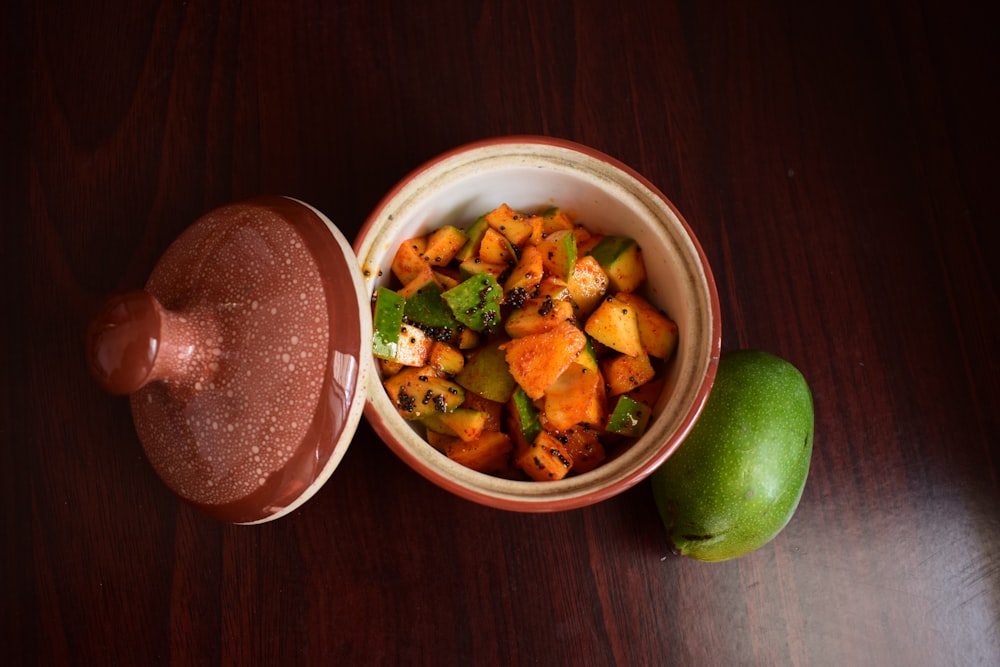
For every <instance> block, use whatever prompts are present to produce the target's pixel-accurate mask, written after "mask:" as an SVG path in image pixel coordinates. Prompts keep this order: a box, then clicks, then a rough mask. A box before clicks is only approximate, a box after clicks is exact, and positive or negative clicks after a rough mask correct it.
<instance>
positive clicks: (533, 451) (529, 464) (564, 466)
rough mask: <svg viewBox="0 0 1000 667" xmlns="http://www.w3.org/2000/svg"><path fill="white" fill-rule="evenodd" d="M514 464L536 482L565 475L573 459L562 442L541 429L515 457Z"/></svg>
mask: <svg viewBox="0 0 1000 667" xmlns="http://www.w3.org/2000/svg"><path fill="white" fill-rule="evenodd" d="M514 465H516V466H517V467H519V468H520V469H521V470H523V471H524V472H525V474H526V475H528V477H530V478H531V479H533V480H535V481H536V482H547V481H554V480H557V479H562V478H563V477H565V476H566V475H567V473H569V471H570V468H572V467H573V459H572V457H570V455H569V452H567V451H566V446H565V445H563V443H561V442H559V440H558V439H557V438H556V437H555V436H553V435H552V434H550V433H546V432H545V431H542V432H541V433H539V434H538V437H536V438H535V441H534V442H532V443H531V444H529V445H528V448H527V449H526V450H525V451H524V452H522V453H521V454H520V456H518V457H517V460H515V461H514Z"/></svg>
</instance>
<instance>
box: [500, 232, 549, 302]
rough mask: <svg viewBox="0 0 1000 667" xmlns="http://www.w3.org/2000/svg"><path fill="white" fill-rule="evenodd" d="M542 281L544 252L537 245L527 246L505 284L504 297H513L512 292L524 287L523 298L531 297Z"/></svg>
mask: <svg viewBox="0 0 1000 667" xmlns="http://www.w3.org/2000/svg"><path fill="white" fill-rule="evenodd" d="M541 282H542V253H540V252H539V251H538V248H536V247H535V246H531V245H529V246H525V247H524V250H523V251H522V252H521V258H520V259H519V260H518V261H517V265H516V266H515V267H514V269H513V270H512V271H511V272H510V276H508V277H507V281H506V282H505V283H504V285H503V292H504V297H505V298H506V299H508V300H509V299H511V292H513V291H514V290H516V289H522V290H524V292H523V293H522V295H521V296H522V298H524V297H530V296H531V295H532V294H534V292H535V290H537V289H538V285H539V283H541Z"/></svg>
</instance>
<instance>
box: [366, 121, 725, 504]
mask: <svg viewBox="0 0 1000 667" xmlns="http://www.w3.org/2000/svg"><path fill="white" fill-rule="evenodd" d="M501 203H507V204H509V205H510V206H511V207H512V208H514V209H516V210H524V211H540V210H543V209H546V208H548V207H551V206H554V205H555V206H559V207H560V208H562V209H563V210H565V211H567V212H568V213H569V214H570V216H571V217H572V218H573V219H574V220H576V221H578V222H580V223H582V224H584V225H585V226H587V227H588V228H589V229H591V230H594V231H598V232H602V233H605V234H619V235H624V236H631V237H633V238H635V239H636V240H637V242H638V243H639V245H640V247H641V248H642V250H643V257H644V260H645V263H646V270H647V274H648V280H647V289H648V293H649V294H648V296H649V297H650V298H651V300H652V301H653V302H654V303H655V304H656V305H658V306H659V307H661V308H662V309H664V310H665V311H666V312H667V313H668V314H669V315H670V316H671V317H672V318H673V319H674V320H675V321H676V322H677V325H678V328H679V332H680V335H679V342H678V348H677V352H676V354H675V357H674V359H673V360H672V361H671V363H670V365H669V370H668V375H667V377H666V382H665V388H664V391H663V394H662V396H661V397H660V400H659V401H658V403H657V405H656V407H655V410H654V418H653V419H652V420H651V422H650V424H649V426H648V429H647V431H646V433H645V434H644V435H643V436H642V437H641V438H639V439H638V440H636V441H635V442H634V443H631V444H629V445H628V446H627V447H621V448H617V449H616V450H615V452H614V453H613V455H612V456H611V457H610V458H609V460H608V461H607V462H605V463H604V464H602V465H601V466H599V467H598V468H596V469H595V470H593V471H590V472H587V473H585V474H581V475H578V476H571V477H567V478H565V479H562V480H559V481H551V482H533V481H516V480H509V479H501V478H498V477H494V476H491V475H485V474H482V473H479V472H475V471H473V470H471V469H469V468H466V467H464V466H462V465H460V464H458V463H455V462H453V461H451V460H450V459H448V458H447V457H445V456H444V455H442V454H441V453H440V452H439V451H437V450H436V449H434V448H433V447H432V446H430V445H429V444H428V443H427V442H426V441H425V440H424V439H423V438H422V437H421V435H420V434H419V433H418V432H417V431H416V430H415V428H414V427H413V426H412V425H411V424H410V423H409V422H407V421H406V420H404V419H402V418H401V417H400V416H399V415H398V414H397V412H396V410H395V409H394V408H393V405H392V403H391V401H390V400H389V398H388V396H387V395H386V392H385V391H384V389H383V388H382V386H381V384H380V378H379V375H378V372H377V370H376V366H375V363H374V360H373V359H372V358H370V357H369V359H368V361H369V363H371V364H372V367H371V369H370V373H369V376H370V382H369V391H368V404H367V405H366V407H365V416H366V417H367V419H368V421H369V422H370V423H371V424H372V426H373V427H374V428H375V430H376V431H377V432H378V434H379V435H380V436H381V437H382V439H383V440H384V441H385V442H386V443H387V444H388V445H389V447H391V448H392V449H393V451H394V452H395V453H396V454H397V455H398V456H399V457H400V458H401V459H402V460H403V461H405V462H406V463H407V464H408V465H409V466H410V467H411V468H413V469H414V470H416V471H417V472H418V473H420V474H421V475H423V476H424V477H426V478H427V479H429V480H430V481H432V482H433V483H435V484H437V485H438V486H440V487H442V488H445V489H447V490H449V491H451V492H453V493H455V494H456V495H459V496H461V497H463V498H467V499H469V500H472V501H475V502H478V503H482V504H485V505H489V506H492V507H497V508H503V509H508V510H518V511H530V512H543V511H556V510H565V509H571V508H576V507H582V506H585V505H589V504H592V503H595V502H598V501H601V500H604V499H606V498H609V497H611V496H613V495H615V494H618V493H620V492H622V491H624V490H625V489H628V488H629V487H631V486H633V485H635V484H636V483H638V482H639V481H641V480H642V479H644V478H645V477H646V476H648V475H649V474H650V473H652V472H653V470H655V469H656V468H657V467H658V466H659V465H660V464H661V463H663V461H665V460H666V458H667V457H668V456H670V454H671V453H672V452H673V451H674V450H675V449H676V448H677V447H678V446H679V445H680V444H681V442H682V441H683V440H684V438H685V436H686V435H687V433H688V431H689V430H690V429H691V427H692V425H693V424H694V422H695V420H696V419H697V418H698V415H699V413H700V411H701V409H702V406H703V404H704V402H705V399H706V398H707V396H708V393H709V391H710V389H711V386H712V383H713V381H714V378H715V370H716V366H717V363H718V358H719V349H720V343H721V324H720V317H719V302H718V294H717V292H716V286H715V281H714V278H713V276H712V272H711V269H710V267H709V265H708V262H707V260H706V258H705V254H704V252H703V250H702V248H701V246H700V245H699V243H698V241H697V239H696V238H695V236H694V234H693V233H692V231H691V228H690V227H689V226H688V225H687V223H686V222H685V221H684V219H683V217H682V216H681V215H680V213H679V212H678V211H677V209H676V208H674V206H673V204H671V203H670V201H669V200H667V198H666V197H665V196H664V195H663V194H662V193H660V192H659V191H658V190H657V189H656V188H655V187H654V186H653V185H652V184H650V183H649V182H648V181H647V180H646V179H645V178H643V177H642V176H640V175H639V174H637V173H636V172H635V171H633V170H632V169H630V168H629V167H627V166H625V165H623V164H621V163H620V162H618V161H617V160H614V159H612V158H610V157H608V156H607V155H604V154H602V153H600V152H598V151H596V150H593V149H590V148H587V147H585V146H581V145H578V144H574V143H570V142H566V141H561V140H556V139H551V138H545V137H505V138H498V139H492V140H487V141H480V142H477V143H473V144H470V145H466V146H463V147H460V148H457V149H455V150H453V151H451V152H449V153H446V154H445V155H442V156H441V157H438V158H437V159H435V160H432V161H430V162H429V163H427V164H425V165H424V166H422V167H420V168H419V169H417V170H416V171H414V172H413V173H411V174H410V175H409V176H408V177H406V178H405V179H404V180H403V181H402V182H401V183H399V184H398V185H397V186H396V187H395V188H394V189H393V190H392V192H390V193H389V194H388V195H387V196H386V197H385V199H384V200H383V201H382V202H381V203H380V204H379V206H378V207H377V208H376V210H375V211H374V212H373V213H372V214H371V216H370V217H369V218H368V220H367V222H366V224H365V226H364V228H363V229H362V230H361V233H360V234H359V235H358V237H357V238H356V240H355V243H354V249H355V253H356V254H357V256H358V259H359V261H360V262H361V267H362V273H363V276H364V281H365V287H366V289H367V292H368V293H369V294H371V293H373V291H374V290H375V289H377V288H378V287H379V286H380V285H382V284H385V283H387V281H389V280H390V278H391V272H390V268H389V267H390V265H391V262H392V259H393V256H394V254H395V251H396V248H397V247H398V246H399V244H400V242H402V241H404V240H406V239H409V238H413V237H415V236H419V235H421V234H423V233H426V232H428V231H430V230H432V229H434V228H436V227H439V226H440V225H442V224H453V225H456V226H467V225H468V224H469V223H470V222H471V221H473V220H475V219H476V218H477V217H478V216H480V215H482V214H483V213H485V212H487V211H489V210H492V209H493V208H495V207H496V206H498V205H500V204H501Z"/></svg>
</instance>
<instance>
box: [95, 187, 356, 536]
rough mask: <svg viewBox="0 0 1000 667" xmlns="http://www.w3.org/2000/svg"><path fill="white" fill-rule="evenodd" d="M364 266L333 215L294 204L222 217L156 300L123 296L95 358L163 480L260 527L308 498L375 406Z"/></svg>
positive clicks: (277, 202) (151, 290) (160, 270)
mask: <svg viewBox="0 0 1000 667" xmlns="http://www.w3.org/2000/svg"><path fill="white" fill-rule="evenodd" d="M365 308H366V301H365V297H364V295H363V292H362V287H361V278H360V275H359V269H358V264H357V261H356V259H355V257H354V255H353V253H352V251H351V248H350V245H349V244H348V243H347V241H346V239H344V237H343V236H342V235H341V233H340V232H339V231H338V230H337V229H336V228H335V227H334V226H333V225H332V223H330V221H329V220H328V219H326V217H325V216H323V215H322V214H321V213H319V212H318V211H316V210H315V209H313V208H312V207H310V206H308V205H306V204H304V203H302V202H298V201H296V200H292V199H288V198H283V197H268V198H258V199H254V200H250V201H246V202H242V203H238V204H232V205H228V206H224V207H222V208H219V209H217V210H215V211H212V212H210V213H208V214H207V215H205V216H204V217H202V218H201V219H199V220H198V221H197V222H195V223H194V224H193V225H192V226H191V227H189V228H188V229H187V230H186V231H185V232H184V233H183V234H182V235H181V236H180V237H179V238H178V239H177V240H176V241H175V242H174V243H173V244H172V245H171V246H170V247H169V248H168V250H167V252H166V253H165V254H164V255H163V257H162V259H161V260H160V262H159V263H158V264H157V266H156V268H155V269H154V271H153V273H152V275H151V276H150V278H149V281H148V283H147V284H146V288H145V290H143V291H137V292H131V293H128V294H124V295H121V296H118V297H115V298H113V299H111V300H110V301H109V302H108V303H107V304H106V305H105V307H104V309H103V310H102V312H101V314H100V315H98V316H97V317H96V318H95V319H94V321H93V323H92V324H91V327H90V331H89V332H88V362H89V364H90V367H91V371H92V372H93V374H94V376H95V377H96V378H97V379H98V381H100V382H101V383H102V384H103V385H104V386H105V388H107V389H108V390H109V391H111V392H113V393H119V394H129V395H130V401H131V406H132V414H133V418H134V421H135V425H136V430H137V432H138V434H139V438H140V440H141V441H142V445H143V447H144V449H145V451H146V454H147V456H148V457H149V460H150V462H151V463H152V464H153V466H154V468H155V469H156V471H157V473H159V475H160V477H162V478H163V480H164V482H166V484H167V485H168V486H169V487H170V488H171V489H172V490H173V491H174V492H175V493H177V495H179V496H180V497H181V498H182V499H184V500H185V501H187V502H189V503H191V504H193V505H195V506H196V507H198V508H200V509H201V510H203V511H205V512H207V513H208V514H210V515H212V516H215V517H217V518H220V519H223V520H226V521H232V522H237V523H256V522H261V521H267V520H270V519H273V518H276V517H278V516H281V515H283V514H285V513H287V512H289V511H291V510H292V509H294V508H295V507H297V506H298V505H300V504H301V503H302V502H305V500H307V499H308V498H309V497H310V496H311V495H312V494H313V493H314V492H315V491H316V490H317V489H318V488H319V486H321V485H322V484H323V482H325V481H326V479H327V478H328V477H329V476H330V474H331V473H332V472H333V469H334V468H335V467H336V465H337V463H339V461H340V459H341V457H342V456H343V454H344V451H345V450H346V448H347V446H348V444H349V442H350V440H351V437H352V436H353V434H354V430H355V428H356V427H357V423H358V420H359V418H360V416H361V411H362V408H363V403H364V398H365V390H364V387H365V385H366V378H367V371H366V369H367V364H365V363H363V357H362V353H363V349H367V348H366V345H365V341H366V340H368V338H369V337H370V323H369V322H368V319H367V318H366V317H363V316H362V313H363V312H364V313H367V311H366V310H364V309H365Z"/></svg>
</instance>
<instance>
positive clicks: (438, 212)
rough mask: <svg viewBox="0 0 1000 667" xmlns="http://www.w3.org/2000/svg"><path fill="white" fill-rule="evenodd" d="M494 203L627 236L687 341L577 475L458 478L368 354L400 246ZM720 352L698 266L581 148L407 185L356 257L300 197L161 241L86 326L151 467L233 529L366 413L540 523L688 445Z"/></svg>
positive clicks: (309, 478) (506, 156)
mask: <svg viewBox="0 0 1000 667" xmlns="http://www.w3.org/2000/svg"><path fill="white" fill-rule="evenodd" d="M501 203H507V204H509V205H510V206H512V207H514V208H516V209H521V210H539V209H544V208H547V207H549V206H552V205H558V206H560V207H561V208H563V209H564V210H566V211H567V212H568V213H569V214H570V215H571V216H573V217H574V219H576V220H577V221H579V222H581V223H584V224H586V225H587V226H588V228H590V229H592V230H595V231H599V232H603V233H605V234H621V235H627V236H631V237H633V238H635V239H636V240H637V241H638V243H639V244H640V246H641V247H642V249H643V256H644V259H645V263H646V271H647V275H648V279H647V288H648V292H649V297H650V298H651V300H652V301H653V302H654V303H655V304H657V305H658V306H660V307H661V308H663V309H664V310H666V312H667V313H668V314H669V315H670V316H671V317H672V318H673V319H674V320H675V321H676V322H677V324H678V327H679V330H680V334H679V343H678V348H677V352H676V354H675V357H674V359H673V361H672V362H671V363H670V365H669V371H668V373H667V377H666V382H665V388H664V391H663V394H662V396H661V397H660V399H659V401H658V403H657V405H656V406H655V409H654V415H655V416H654V418H653V419H652V421H651V422H650V425H649V426H648V428H647V432H646V433H645V435H643V436H642V437H641V438H639V439H638V440H636V441H635V442H634V443H631V444H629V445H628V446H627V447H619V448H616V450H615V452H614V453H613V455H612V456H611V457H610V458H609V460H608V461H607V462H605V463H604V464H603V465H601V466H600V467H598V468H597V469H595V470H593V471H591V472H588V473H586V474H582V475H579V476H573V477H568V478H566V479H563V480H559V481H552V482H527V481H513V480H508V479H500V478H497V477H492V476H489V475H484V474H481V473H478V472H475V471H473V470H470V469H468V468H465V467H463V466H462V465H459V464H457V463H455V462H453V461H451V460H450V459H448V458H447V457H445V456H444V455H443V454H441V453H440V452H438V451H437V450H436V449H434V448H433V447H431V446H430V445H429V444H428V443H427V442H426V441H425V440H424V439H423V437H421V435H420V434H418V432H417V431H416V430H415V429H414V427H413V425H412V424H410V423H408V422H407V421H405V420H404V419H402V418H401V417H400V416H399V414H398V413H397V412H396V410H395V409H394V407H393V406H392V404H391V403H390V401H389V399H388V397H387V396H386V393H385V391H384V390H383V388H382V385H381V378H380V377H379V374H378V370H377V365H376V363H375V360H374V357H373V356H372V354H371V350H372V343H371V336H372V324H371V317H372V313H371V307H370V297H371V295H372V294H373V292H374V290H375V289H376V288H377V287H378V286H380V285H381V284H383V283H384V282H385V281H386V280H388V278H389V276H390V273H391V272H390V269H389V267H390V264H391V262H392V259H393V256H394V254H395V251H396V248H397V247H398V246H399V244H400V242H401V241H403V240H405V239H408V238H412V237H414V236H418V235H420V234H423V233H425V232H427V231H429V230H431V229H433V228H436V227H438V226H440V225H442V224H445V223H451V224H455V225H466V224H468V223H469V222H471V221H472V220H474V219H475V218H476V217H478V216H479V215H481V214H483V213H485V212H486V211H489V210H491V209H493V208H495V207H496V206H498V205H499V204H501ZM720 340H721V334H720V324H719V304H718V296H717V294H716V289H715V283H714V280H713V278H712V273H711V271H710V269H709V266H708V263H707V262H706V260H705V256H704V253H703V252H702V249H701V247H700V246H699V244H698V242H697V240H696V239H695V238H694V235H693V234H692V233H691V230H690V228H689V227H688V226H687V224H686V223H685V222H684V220H683V219H682V218H681V216H680V214H679V213H678V212H677V211H676V210H675V209H674V207H673V205H671V203H670V202H669V201H667V199H666V198H665V197H664V196H663V195H662V194H660V193H659V192H658V191H657V190H656V188H654V187H653V186H652V185H650V184H649V183H648V182H647V181H646V180H645V179H643V178H642V177H641V176H639V175H638V174H636V173H635V172H634V171H632V170H631V169H629V168H628V167H625V166H624V165H622V164H620V163H619V162H617V161H615V160H613V159H611V158H609V157H607V156H606V155H602V154H601V153H598V152H597V151H594V150H592V149H589V148H586V147H583V146H579V145H576V144H572V143H568V142H565V141H559V140H554V139H548V138H541V137H508V138H502V139H494V140H489V141H482V142H478V143H475V144H471V145H468V146H464V147H461V148H458V149H456V150H454V151H451V152H449V153H447V154H445V155H443V156H441V157H439V158H437V159H435V160H432V161H431V162H429V163H427V164H426V165H424V166H423V167H421V168H419V169H418V170H416V171H415V172H413V173H412V174H410V175H409V176H408V177H407V178H405V179H404V180H403V181H402V182H401V183H400V184H399V185H398V186H397V187H396V188H394V189H393V190H392V192H390V193H389V194H388V196H387V197H386V198H385V199H384V200H383V201H382V203H381V204H380V205H379V206H378V208H377V209H376V210H375V211H374V212H373V213H372V214H371V216H370V217H369V219H368V220H367V222H366V224H365V225H364V227H363V229H362V230H361V233H360V234H359V235H358V237H357V239H356V240H355V243H354V247H353V249H352V247H351V246H350V245H349V244H348V242H347V240H346V239H345V238H344V237H343V235H342V234H341V233H340V231H339V230H338V229H337V228H336V226H335V225H334V224H333V223H332V222H331V221H330V220H329V219H328V218H327V217H326V216H325V215H323V214H322V213H321V212H320V211H317V210H316V209H314V208H313V207H311V206H309V205H308V204H305V203H303V202H299V201H296V200H293V199H288V198H284V197H259V198H255V199H252V200H249V201H245V202H238V203H235V204H230V205H227V206H223V207H220V208H219V209H216V210H214V211H211V212H209V213H207V214H206V215H204V216H203V217H202V218H200V219H199V220H198V221H196V222H195V223H194V224H192V225H191V227H189V228H188V229H187V230H185V232H184V233H183V234H181V236H180V237H178V239H177V240H176V241H175V242H174V243H173V244H171V246H170V248H168V250H167V252H166V253H165V254H164V255H163V257H162V258H161V260H160V262H159V263H158V264H157V266H156V268H155V269H154V271H153V273H152V275H151V276H150V278H149V281H148V282H147V284H146V286H145V288H144V289H143V290H137V291H134V292H131V293H128V294H124V295H119V296H116V297H113V298H111V299H110V300H109V301H108V302H107V303H106V304H105V305H104V307H103V309H102V310H101V311H100V312H99V313H98V314H97V315H96V316H95V317H94V319H93V321H92V323H91V326H90V329H89V331H88V348H87V349H88V351H87V360H88V364H89V366H90V368H91V371H92V372H93V374H94V376H95V378H96V379H97V380H98V381H99V382H100V384H102V385H103V386H104V387H105V388H106V389H108V390H109V391H111V392H112V393H117V394H128V395H129V399H130V402H131V407H132V415H133V419H134V421H135V424H136V430H137V432H138V434H139V438H140V440H141V442H142V445H143V448H144V449H145V451H146V455H147V457H148V458H149V460H150V463H151V464H152V465H153V467H154V468H155V469H156V471H157V473H158V474H159V475H160V477H161V478H162V479H163V480H164V482H165V483H166V484H167V485H168V486H169V487H170V488H171V489H172V490H173V491H174V492H175V493H176V494H177V495H178V496H179V497H180V498H181V499H183V500H184V501H186V502H188V503H189V504H191V505H193V506H195V507H197V508H198V509H200V510H202V511H204V512H206V513H207V514H210V515H211V516H214V517H216V518H219V519H222V520H225V521H231V522H235V523H260V522H263V521H270V520H273V519H275V518H278V517H281V516H284V515H285V514H287V513H289V512H291V511H292V510H294V509H295V508H296V507H299V506H300V505H302V503H304V502H306V501H307V500H308V499H309V498H310V497H311V496H312V495H313V494H314V493H315V492H316V491H317V490H318V489H319V488H320V487H321V486H322V485H323V484H324V483H325V482H326V481H327V480H328V478H329V477H330V475H331V474H332V473H333V471H334V469H335V468H336V467H337V464H338V463H339V461H340V460H341V458H342V457H343V455H344V452H345V450H346V448H347V446H348V445H349V444H350V442H351V440H352V438H353V436H354V432H355V428H356V426H357V423H358V421H359V419H360V417H361V413H362V411H363V412H364V413H365V415H366V416H367V418H368V420H369V421H370V422H371V424H372V425H373V427H374V428H375V430H376V431H377V432H378V434H379V435H380V436H381V437H382V439H383V440H384V441H385V442H386V443H387V444H388V445H389V447H391V448H392V449H393V451H395V452H396V454H398V455H399V457H400V458H401V459H402V460H403V461H405V462H406V463H407V464H408V465H409V466H410V467H412V468H413V469H414V470H416V471H417V472H418V473H420V474H421V475H423V476H424V477H426V478H427V479H429V480H430V481H432V482H434V483H435V484H437V485H439V486H441V487H443V488H445V489H447V490H449V491H451V492H453V493H455V494H456V495H458V496H461V497H463V498H466V499H468V500H471V501H475V502H478V503H482V504H485V505H489V506H493V507H497V508H503V509H509V510H520V511H536V512H540V511H555V510H563V509H569V508H574V507H581V506H584V505H588V504H591V503H595V502H598V501H600V500H603V499H605V498H608V497H610V496H612V495H614V494H617V493H620V492H621V491H623V490H625V489H627V488H629V487H631V486H632V485H634V484H636V483H637V482H639V481H640V480H642V479H643V478H644V477H646V476H647V475H649V474H650V473H651V472H652V471H653V470H654V469H655V468H656V467H657V466H658V465H659V464H660V463H662V462H663V461H664V460H665V459H666V458H667V457H668V456H670V453H671V452H673V451H674V449H676V448H677V446H678V445H680V443H681V441H682V440H683V439H684V437H685V435H686V434H687V432H688V431H689V430H690V428H691V426H692V425H693V424H694V422H695V420H696V419H697V418H698V415H699V413H700V411H701V408H702V405H703V404H704V402H705V399H706V398H707V396H708V392H709V390H710V388H711V385H712V382H713V380H714V377H715V369H716V365H717V363H718V357H719V345H720Z"/></svg>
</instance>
